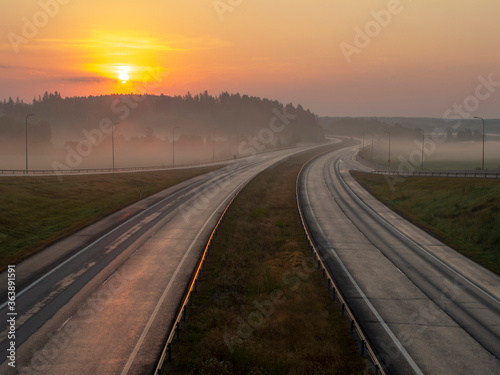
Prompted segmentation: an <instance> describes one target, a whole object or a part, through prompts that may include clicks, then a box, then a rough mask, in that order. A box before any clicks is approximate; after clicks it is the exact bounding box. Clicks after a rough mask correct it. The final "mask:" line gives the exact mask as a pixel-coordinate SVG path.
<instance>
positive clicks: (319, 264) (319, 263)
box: [318, 260, 321, 270]
mask: <svg viewBox="0 0 500 375" xmlns="http://www.w3.org/2000/svg"><path fill="white" fill-rule="evenodd" d="M320 266H321V262H320V261H319V260H318V270H319V268H320Z"/></svg>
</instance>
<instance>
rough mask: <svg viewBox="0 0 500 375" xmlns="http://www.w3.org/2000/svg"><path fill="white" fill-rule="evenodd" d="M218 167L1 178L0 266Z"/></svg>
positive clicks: (24, 256)
mask: <svg viewBox="0 0 500 375" xmlns="http://www.w3.org/2000/svg"><path fill="white" fill-rule="evenodd" d="M214 169H217V168H213V167H204V168H196V169H180V170H172V171H155V172H138V173H121V174H100V175H81V176H65V177H64V179H63V180H62V181H61V182H60V181H59V180H58V178H57V177H55V176H43V177H38V176H37V177H32V176H30V177H2V178H0V207H1V210H0V269H5V267H6V265H7V264H12V263H17V262H19V261H20V260H22V259H24V258H26V257H28V256H30V255H32V254H34V253H35V252H37V251H39V250H41V249H43V248H45V247H46V246H47V245H49V244H50V243H53V242H55V241H57V240H59V239H61V238H64V237H66V236H68V235H69V234H71V233H74V232H76V231H78V230H79V229H82V228H83V227H85V226H87V225H89V224H91V223H93V222H96V221H97V220H99V219H101V218H103V217H105V216H106V215H109V214H111V213H112V212H114V211H117V210H118V209H120V208H123V207H125V206H127V205H129V204H131V203H133V202H135V201H138V200H139V197H140V194H141V191H142V197H143V198H144V197H147V196H149V195H151V194H154V193H157V192H159V191H161V190H163V189H166V188H168V187H170V186H173V185H175V184H178V183H179V182H182V181H184V180H187V179H189V178H192V177H195V176H197V175H200V174H203V173H207V172H209V171H211V170H214Z"/></svg>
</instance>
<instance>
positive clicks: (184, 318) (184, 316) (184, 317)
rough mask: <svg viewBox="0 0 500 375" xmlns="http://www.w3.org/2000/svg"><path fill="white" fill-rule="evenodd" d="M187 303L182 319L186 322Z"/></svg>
mask: <svg viewBox="0 0 500 375" xmlns="http://www.w3.org/2000/svg"><path fill="white" fill-rule="evenodd" d="M186 310H187V305H186V306H184V309H183V311H182V321H183V322H185V321H186V314H187V311H186Z"/></svg>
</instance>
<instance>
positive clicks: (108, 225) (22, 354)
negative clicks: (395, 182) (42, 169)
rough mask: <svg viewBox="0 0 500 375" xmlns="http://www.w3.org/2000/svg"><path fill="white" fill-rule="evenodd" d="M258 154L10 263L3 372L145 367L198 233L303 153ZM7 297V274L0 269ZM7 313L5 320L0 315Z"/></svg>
mask: <svg viewBox="0 0 500 375" xmlns="http://www.w3.org/2000/svg"><path fill="white" fill-rule="evenodd" d="M304 150H305V148H302V149H289V150H281V151H276V152H273V153H267V154H261V155H258V156H256V157H255V158H254V159H253V160H243V161H240V162H237V163H234V164H232V165H230V166H228V167H226V168H223V169H221V170H218V171H215V172H212V173H210V174H208V175H204V176H200V177H197V178H194V179H192V180H189V181H186V182H184V183H181V184H179V185H177V186H175V187H172V188H169V189H167V190H164V191H163V192H161V193H159V194H156V195H155V196H152V197H149V198H147V199H144V200H141V201H139V202H137V203H136V204H133V205H131V206H129V207H127V208H125V209H123V210H121V211H118V212H116V213H115V214H113V215H110V216H109V217H107V218H105V219H104V220H102V221H100V222H98V223H95V224H93V225H91V226H89V227H87V228H86V229H84V230H82V231H80V232H78V233H76V234H75V235H72V236H70V237H68V238H66V239H65V240H62V241H60V242H58V243H56V244H54V245H53V246H50V247H49V248H47V249H46V250H44V251H43V252H41V253H39V254H37V255H35V256H33V257H32V258H30V259H28V260H26V261H25V262H22V263H21V264H18V265H16V268H15V269H16V292H17V296H16V305H15V313H16V315H15V316H14V317H15V320H16V332H15V336H16V337H15V342H16V346H17V351H16V358H15V365H16V367H15V368H13V367H11V366H9V362H10V360H9V359H7V358H6V355H5V353H8V348H9V342H10V340H9V339H8V338H7V334H8V329H9V325H8V323H7V318H10V317H12V316H13V315H11V316H8V315H7V307H8V306H6V303H3V304H2V305H1V306H0V316H2V321H1V322H0V324H1V325H0V327H1V328H0V353H2V355H1V359H0V361H2V364H1V365H0V373H2V374H16V373H20V374H51V375H55V374H92V375H98V374H141V375H143V374H150V373H152V372H153V371H154V367H155V365H156V361H157V359H158V358H159V355H160V354H161V350H162V349H163V344H164V340H165V338H166V335H167V334H168V330H169V328H170V326H171V324H172V321H173V319H174V318H175V313H176V311H177V308H178V305H179V302H180V300H181V298H182V296H183V293H184V290H185V287H186V285H187V283H188V281H189V280H190V277H191V274H192V272H193V269H194V267H195V265H196V263H197V261H198V259H199V255H200V253H201V251H202V249H203V246H204V244H205V243H206V239H207V238H208V235H209V233H210V231H211V230H212V228H213V227H214V225H215V223H216V221H217V220H218V218H219V216H220V214H221V213H222V211H223V209H224V208H225V206H226V204H227V203H228V202H229V200H230V199H231V198H232V197H233V196H234V194H235V193H236V192H237V191H238V189H239V188H241V187H242V186H243V185H244V184H246V183H247V182H248V181H249V180H250V179H251V178H252V177H254V176H255V175H256V174H257V173H259V172H260V171H262V170H264V169H266V168H268V167H270V166H272V165H273V164H275V163H277V162H279V161H280V160H282V159H284V158H286V157H288V156H290V155H292V154H294V153H297V152H299V151H304ZM0 296H1V301H2V302H3V301H7V275H6V273H5V272H4V273H2V274H1V275H0ZM4 317H7V318H4Z"/></svg>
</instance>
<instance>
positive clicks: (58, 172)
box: [0, 159, 233, 175]
mask: <svg viewBox="0 0 500 375" xmlns="http://www.w3.org/2000/svg"><path fill="white" fill-rule="evenodd" d="M231 160H233V159H224V160H217V161H215V162H213V161H209V162H204V163H184V164H176V165H175V166H173V165H159V166H153V167H127V168H114V169H113V168H86V169H28V170H25V169H0V174H12V175H26V174H29V175H61V174H64V175H71V174H85V173H87V174H89V173H112V172H115V173H116V172H133V171H137V172H140V171H157V170H165V169H172V168H185V167H194V166H200V167H202V166H205V165H210V164H214V163H222V162H228V161H231Z"/></svg>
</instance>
